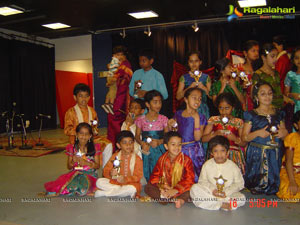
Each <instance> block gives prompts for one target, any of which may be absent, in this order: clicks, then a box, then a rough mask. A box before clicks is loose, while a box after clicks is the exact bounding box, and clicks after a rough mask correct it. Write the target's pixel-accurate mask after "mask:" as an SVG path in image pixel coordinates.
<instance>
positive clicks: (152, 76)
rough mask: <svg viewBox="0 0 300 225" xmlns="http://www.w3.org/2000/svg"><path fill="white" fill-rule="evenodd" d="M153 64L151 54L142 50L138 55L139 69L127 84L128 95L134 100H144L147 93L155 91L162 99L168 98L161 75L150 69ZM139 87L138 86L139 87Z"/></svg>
mask: <svg viewBox="0 0 300 225" xmlns="http://www.w3.org/2000/svg"><path fill="white" fill-rule="evenodd" d="M153 62H154V57H153V53H152V52H151V51H150V50H143V51H141V52H140V53H139V64H140V67H141V69H139V70H136V71H135V72H134V73H133V76H132V79H131V81H130V84H129V94H130V95H131V96H132V97H134V98H144V95H145V94H146V92H147V91H150V90H157V91H159V92H160V93H161V94H162V96H163V98H164V99H167V98H168V91H167V88H166V84H165V80H164V77H163V75H162V74H161V73H160V72H159V71H157V70H156V69H154V68H153V67H152V64H153ZM139 85H140V86H139Z"/></svg>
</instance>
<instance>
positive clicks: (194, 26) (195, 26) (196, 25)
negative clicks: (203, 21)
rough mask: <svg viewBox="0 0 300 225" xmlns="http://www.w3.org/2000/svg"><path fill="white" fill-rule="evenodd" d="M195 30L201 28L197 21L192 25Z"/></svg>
mask: <svg viewBox="0 0 300 225" xmlns="http://www.w3.org/2000/svg"><path fill="white" fill-rule="evenodd" d="M192 28H193V29H194V31H195V32H197V31H198V30H199V27H198V24H197V23H196V22H195V23H194V25H193V26H192Z"/></svg>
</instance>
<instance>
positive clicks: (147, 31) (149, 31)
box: [144, 26, 152, 37]
mask: <svg viewBox="0 0 300 225" xmlns="http://www.w3.org/2000/svg"><path fill="white" fill-rule="evenodd" d="M144 34H146V35H148V37H150V36H151V34H152V33H151V30H150V26H148V30H145V31H144Z"/></svg>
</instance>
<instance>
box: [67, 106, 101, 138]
mask: <svg viewBox="0 0 300 225" xmlns="http://www.w3.org/2000/svg"><path fill="white" fill-rule="evenodd" d="M75 107H76V106H74V107H72V108H70V109H68V111H67V112H66V114H65V128H64V133H65V134H66V135H67V136H69V139H70V143H71V144H74V142H75V135H76V127H77V125H78V124H79V123H81V122H86V123H88V124H91V121H90V120H97V121H98V116H97V113H96V111H95V110H94V109H93V108H92V107H89V106H88V107H86V108H83V107H79V106H78V107H79V109H80V111H81V114H82V119H83V121H79V118H78V116H77V113H76V110H75ZM89 110H90V112H91V116H92V118H89Z"/></svg>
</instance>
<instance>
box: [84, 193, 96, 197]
mask: <svg viewBox="0 0 300 225" xmlns="http://www.w3.org/2000/svg"><path fill="white" fill-rule="evenodd" d="M94 195H95V192H90V193H88V194H86V196H93V197H94Z"/></svg>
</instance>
